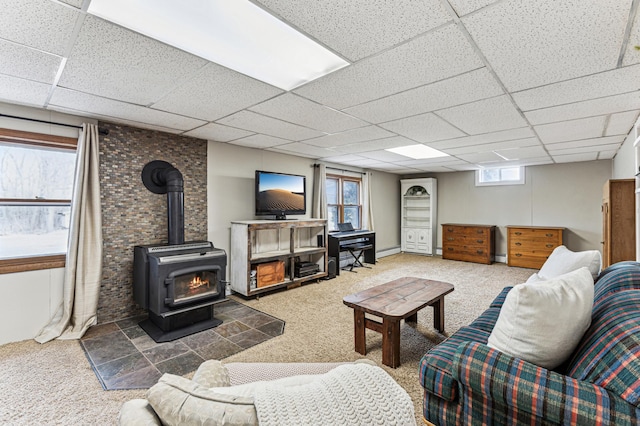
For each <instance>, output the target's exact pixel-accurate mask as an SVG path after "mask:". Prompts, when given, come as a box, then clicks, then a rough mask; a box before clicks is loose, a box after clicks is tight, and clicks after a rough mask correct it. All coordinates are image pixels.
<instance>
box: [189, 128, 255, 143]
mask: <svg viewBox="0 0 640 426" xmlns="http://www.w3.org/2000/svg"><path fill="white" fill-rule="evenodd" d="M252 134H253V133H252V132H247V131H246V130H241V129H236V128H233V127H229V126H223V125H222V124H216V123H208V124H205V125H204V126H202V127H198V128H197V129H193V130H190V131H188V132H186V133H185V134H184V135H185V136H192V137H194V138H200V139H208V140H212V141H216V142H229V141H232V140H234V139H240V138H244V137H246V136H250V135H252Z"/></svg>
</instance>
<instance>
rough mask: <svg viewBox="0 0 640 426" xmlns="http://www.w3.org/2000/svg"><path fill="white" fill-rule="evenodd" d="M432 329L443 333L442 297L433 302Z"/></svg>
mask: <svg viewBox="0 0 640 426" xmlns="http://www.w3.org/2000/svg"><path fill="white" fill-rule="evenodd" d="M432 306H433V327H434V328H435V329H436V330H438V331H439V332H440V333H442V332H443V331H444V296H443V297H441V298H439V299H438V300H437V301H435V302H433V305H432Z"/></svg>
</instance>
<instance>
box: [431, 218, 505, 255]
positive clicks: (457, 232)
mask: <svg viewBox="0 0 640 426" xmlns="http://www.w3.org/2000/svg"><path fill="white" fill-rule="evenodd" d="M495 230H496V227H495V226H494V225H469V224H459V223H445V224H443V225H442V258H443V259H450V260H464V261H467V262H476V263H486V264H491V262H493V260H494V258H495Z"/></svg>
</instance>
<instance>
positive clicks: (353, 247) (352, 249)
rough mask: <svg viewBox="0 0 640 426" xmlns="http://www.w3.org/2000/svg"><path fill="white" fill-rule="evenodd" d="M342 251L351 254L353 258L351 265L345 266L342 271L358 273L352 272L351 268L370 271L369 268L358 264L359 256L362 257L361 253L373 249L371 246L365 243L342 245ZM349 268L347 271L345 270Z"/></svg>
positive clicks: (360, 263)
mask: <svg viewBox="0 0 640 426" xmlns="http://www.w3.org/2000/svg"><path fill="white" fill-rule="evenodd" d="M341 248H342V249H344V250H345V251H348V252H349V253H351V256H353V263H351V264H350V265H348V266H345V267H344V268H342V269H344V270H347V271H349V272H356V273H357V272H358V271H354V270H353V268H369V269H371V266H365V265H363V264H362V262H360V256H362V253H363V252H364V251H365V250H369V249H372V248H373V245H372V244H367V243H363V244H348V245H343V246H342V247H341ZM347 268H349V269H347Z"/></svg>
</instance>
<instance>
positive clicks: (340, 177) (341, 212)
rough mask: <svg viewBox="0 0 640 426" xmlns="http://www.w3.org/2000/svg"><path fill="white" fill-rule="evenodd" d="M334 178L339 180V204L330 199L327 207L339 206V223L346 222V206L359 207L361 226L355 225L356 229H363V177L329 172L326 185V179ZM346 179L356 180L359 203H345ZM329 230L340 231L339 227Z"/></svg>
mask: <svg viewBox="0 0 640 426" xmlns="http://www.w3.org/2000/svg"><path fill="white" fill-rule="evenodd" d="M329 179H332V180H337V181H338V201H339V203H338V204H331V203H329V201H327V209H329V207H332V206H336V207H337V208H338V222H337V223H342V222H344V207H345V206H347V207H358V216H359V217H358V223H359V226H358V227H357V228H356V227H354V229H362V178H359V177H354V176H346V175H336V174H327V176H326V179H325V186H326V181H327V180H329ZM345 181H349V182H355V183H357V185H358V204H345V203H344V193H343V186H344V182H345ZM328 231H329V232H335V231H338V229H329V230H328Z"/></svg>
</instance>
